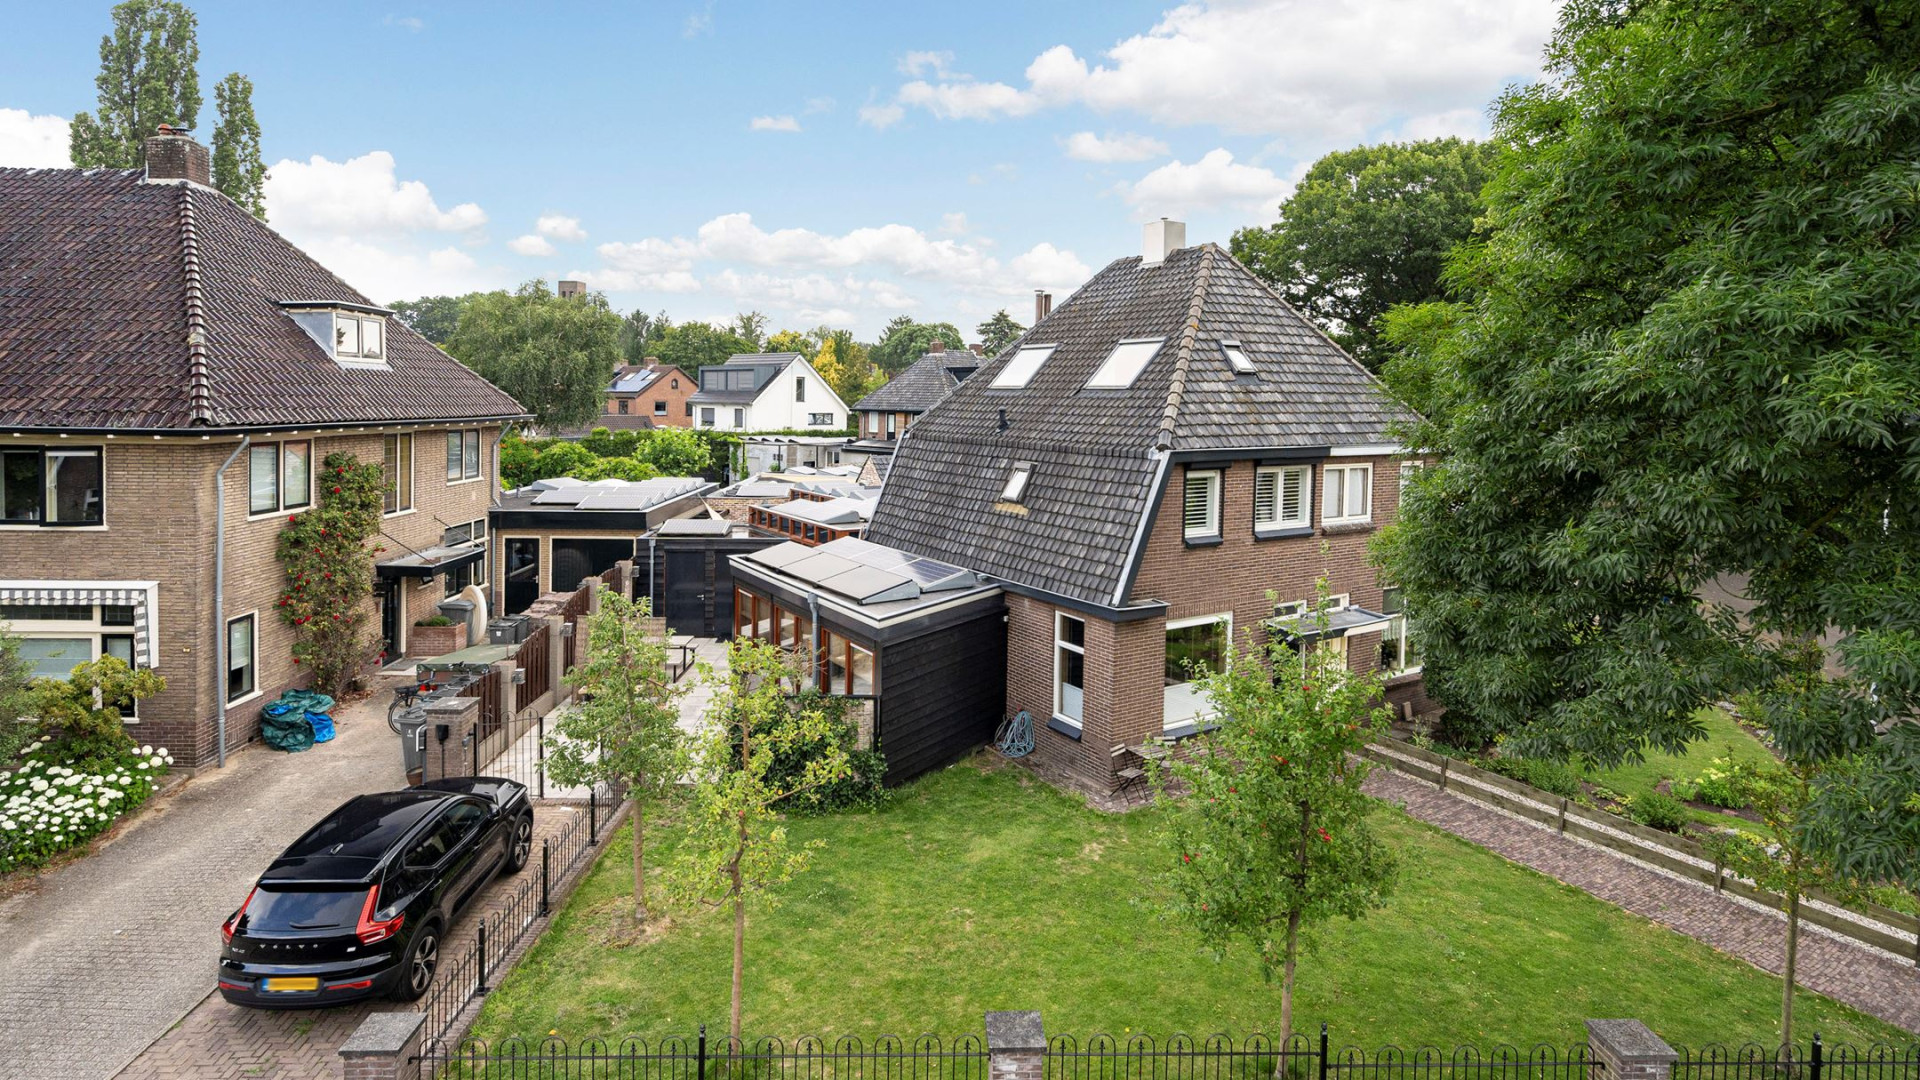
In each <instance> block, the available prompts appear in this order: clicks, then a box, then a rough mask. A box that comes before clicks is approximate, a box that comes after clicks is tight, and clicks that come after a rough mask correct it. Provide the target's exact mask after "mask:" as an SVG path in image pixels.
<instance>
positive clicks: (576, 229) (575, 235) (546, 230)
mask: <svg viewBox="0 0 1920 1080" xmlns="http://www.w3.org/2000/svg"><path fill="white" fill-rule="evenodd" d="M533 231H534V232H537V233H539V234H540V235H541V236H544V237H546V238H547V239H549V240H561V241H566V242H569V243H572V242H578V241H581V240H585V239H586V238H587V230H585V229H583V228H581V227H580V219H579V218H576V217H567V216H566V215H565V214H541V215H540V217H539V218H538V219H536V220H535V221H534V223H533Z"/></svg>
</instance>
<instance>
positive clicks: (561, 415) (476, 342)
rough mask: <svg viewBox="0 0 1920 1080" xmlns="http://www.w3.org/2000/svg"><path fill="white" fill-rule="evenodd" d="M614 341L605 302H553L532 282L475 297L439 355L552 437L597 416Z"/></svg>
mask: <svg viewBox="0 0 1920 1080" xmlns="http://www.w3.org/2000/svg"><path fill="white" fill-rule="evenodd" d="M619 341H620V317H619V316H618V315H615V314H614V313H613V312H612V311H611V310H609V309H608V308H607V302H606V298H605V297H603V296H601V295H600V294H598V293H594V294H592V295H589V296H587V297H584V298H575V297H560V296H556V295H554V293H553V291H552V290H550V289H548V288H547V283H546V282H544V281H540V280H538V279H536V280H533V281H529V282H527V283H526V284H524V285H522V286H520V288H519V289H517V290H515V291H514V292H510V293H509V292H490V293H481V294H480V295H478V296H475V297H474V298H473V299H472V300H471V301H470V302H469V303H468V304H467V307H466V310H465V311H464V312H462V313H461V315H460V324H459V327H458V328H457V329H455V331H454V333H453V337H452V338H451V339H449V340H448V342H447V344H446V348H447V351H448V352H450V353H452V354H453V355H454V356H456V357H458V358H459V359H460V362H461V363H464V364H466V365H467V366H468V367H470V368H472V369H473V370H475V371H477V372H479V373H480V374H481V375H482V376H483V377H485V378H486V379H487V380H488V381H489V382H491V383H493V384H494V385H495V386H498V387H499V388H500V389H502V390H505V391H506V392H507V393H509V394H512V395H513V397H514V399H515V400H517V401H518V402H520V404H521V405H523V406H525V407H526V408H527V410H528V411H529V412H532V413H533V414H534V425H535V426H536V427H538V428H539V429H540V430H542V431H549V432H551V431H556V430H559V429H561V428H566V427H570V426H573V425H576V424H584V423H586V422H587V421H589V420H591V419H593V418H594V416H596V415H598V413H599V412H600V401H601V393H602V392H603V391H605V390H606V388H607V384H608V382H610V381H611V380H612V378H613V370H614V368H615V367H616V366H618V364H619V362H620V347H619Z"/></svg>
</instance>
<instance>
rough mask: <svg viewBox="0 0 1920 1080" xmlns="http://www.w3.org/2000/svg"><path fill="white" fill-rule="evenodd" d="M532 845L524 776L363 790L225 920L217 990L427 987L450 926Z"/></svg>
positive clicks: (408, 997) (271, 1002) (292, 1001)
mask: <svg viewBox="0 0 1920 1080" xmlns="http://www.w3.org/2000/svg"><path fill="white" fill-rule="evenodd" d="M532 853H533V804H532V803H531V802H529V801H528V799H527V789H526V786H525V785H522V784H517V783H515V782H513V781H512V780H502V779H498V778H495V777H488V776H475V777H461V778H458V779H451V780H436V781H434V782H433V783H430V784H425V785H422V786H421V787H415V788H408V789H407V790H405V791H391V792H386V793H384V794H380V795H362V796H360V797H358V798H356V799H352V800H350V801H348V802H347V803H345V804H344V805H342V806H341V807H340V808H339V809H338V810H335V811H334V812H333V813H331V814H329V815H327V817H326V818H325V820H323V821H321V822H320V823H319V824H318V825H315V826H314V827H313V828H311V829H309V830H307V833H306V835H305V836H302V837H301V838H300V839H298V840H295V841H294V842H293V845H292V846H291V847H289V848H287V850H286V851H284V852H282V853H281V855H280V857H279V858H277V859H275V860H273V864H272V865H271V866H268V867H267V872H266V873H264V874H262V875H260V881H259V882H258V883H257V884H256V885H254V887H253V891H252V892H250V893H248V894H247V899H246V901H245V902H244V903H242V904H241V905H240V910H238V911H236V912H234V913H233V915H232V917H230V918H228V919H227V921H226V924H225V925H224V926H222V927H221V928H220V930H221V934H222V936H223V937H224V938H225V939H226V944H225V947H224V948H223V949H222V950H221V952H220V996H222V997H224V998H226V999H227V1000H228V1001H231V1002H233V1003H234V1004H236V1005H251V1006H254V1007H257V1008H306V1007H311V1006H316V1005H334V1004H339V1003H341V1002H346V1001H354V1000H356V999H359V998H364V997H371V996H372V995H375V994H385V995H387V996H388V997H390V998H392V999H394V1000H395V1001H413V1000H415V999H416V998H418V997H420V995H422V994H424V993H426V992H427V987H429V986H431V985H432V983H433V972H434V968H435V966H436V965H437V964H438V963H439V959H440V942H441V939H442V938H443V937H444V936H445V933H446V929H447V927H448V925H450V923H451V922H452V920H453V918H454V917H455V916H456V915H458V914H459V913H460V911H461V909H462V908H464V907H465V906H466V905H467V904H468V903H469V902H471V901H472V899H473V898H474V897H475V896H478V895H479V894H480V891H481V889H482V888H483V887H484V886H485V885H486V884H487V882H489V881H491V880H492V879H493V876H494V874H496V873H498V872H501V871H503V870H504V871H505V872H506V873H515V872H517V871H519V870H520V868H521V867H523V866H525V865H527V858H528V856H529V855H531V854H532Z"/></svg>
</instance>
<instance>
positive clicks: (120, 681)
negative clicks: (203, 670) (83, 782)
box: [28, 656, 167, 772]
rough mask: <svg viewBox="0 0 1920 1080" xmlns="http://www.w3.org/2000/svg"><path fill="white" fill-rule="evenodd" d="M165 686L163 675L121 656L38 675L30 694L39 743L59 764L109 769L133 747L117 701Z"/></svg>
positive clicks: (130, 699)
mask: <svg viewBox="0 0 1920 1080" xmlns="http://www.w3.org/2000/svg"><path fill="white" fill-rule="evenodd" d="M166 688H167V681H166V680H165V679H163V678H161V677H160V676H158V675H156V674H154V673H153V672H152V671H149V670H147V669H145V668H142V669H140V670H138V671H136V670H134V669H133V668H130V667H128V666H127V664H126V661H124V660H121V659H120V658H119V657H117V656H103V657H101V658H100V659H98V660H90V661H88V662H86V663H84V664H75V665H74V666H73V672H72V674H70V675H68V676H67V677H66V678H65V679H35V680H34V681H33V683H32V684H31V685H30V686H29V688H28V694H29V697H30V699H31V708H32V709H33V713H34V715H35V716H38V717H39V718H40V725H41V730H42V732H43V733H44V735H45V738H44V740H43V741H42V742H41V743H40V744H38V745H39V746H40V747H41V749H42V750H43V751H44V752H45V754H46V756H47V757H48V758H49V759H51V760H53V761H54V762H56V763H58V764H61V765H71V766H73V767H75V768H78V769H80V770H82V771H93V772H100V771H105V770H106V769H108V768H111V767H112V766H114V765H116V764H118V763H119V762H120V760H121V759H122V758H123V757H124V756H125V755H126V754H127V753H128V752H130V751H131V750H132V749H133V738H132V736H130V735H128V734H127V729H126V725H125V723H124V721H123V720H122V719H121V716H120V709H119V705H120V704H125V703H129V702H134V701H140V700H142V699H144V698H149V697H152V696H153V695H154V694H157V693H159V692H160V691H162V690H165V689H166Z"/></svg>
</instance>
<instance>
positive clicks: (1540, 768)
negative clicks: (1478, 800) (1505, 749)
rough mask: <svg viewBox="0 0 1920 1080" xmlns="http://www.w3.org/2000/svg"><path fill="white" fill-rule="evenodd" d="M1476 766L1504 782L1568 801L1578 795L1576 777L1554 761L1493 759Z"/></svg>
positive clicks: (1578, 782) (1570, 767)
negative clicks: (1510, 782)
mask: <svg viewBox="0 0 1920 1080" xmlns="http://www.w3.org/2000/svg"><path fill="white" fill-rule="evenodd" d="M1477 764H1479V766H1480V767H1481V768H1483V769H1486V770H1487V771H1489V772H1496V773H1499V774H1500V775H1501V776H1504V777H1507V778H1508V779H1511V780H1518V781H1520V782H1521V783H1523V784H1527V785H1530V786H1532V787H1537V788H1539V789H1540V790H1541V791H1546V792H1551V793H1552V794H1555V795H1559V796H1561V797H1562V798H1567V799H1572V798H1577V797H1578V796H1579V795H1580V790H1581V789H1580V774H1579V773H1578V772H1576V771H1575V770H1574V769H1573V767H1572V766H1570V765H1566V764H1563V763H1561V762H1558V761H1547V760H1544V759H1541V758H1523V757H1495V758H1488V759H1485V760H1482V761H1479V762H1478V763H1477Z"/></svg>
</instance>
